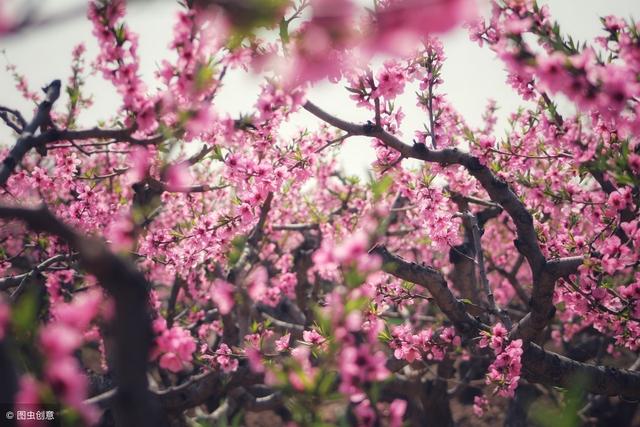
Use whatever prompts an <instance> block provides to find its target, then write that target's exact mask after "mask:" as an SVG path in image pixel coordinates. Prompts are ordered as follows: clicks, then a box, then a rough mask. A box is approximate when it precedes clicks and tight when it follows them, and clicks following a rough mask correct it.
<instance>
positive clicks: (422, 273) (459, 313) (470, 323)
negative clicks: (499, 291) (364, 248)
mask: <svg viewBox="0 0 640 427" xmlns="http://www.w3.org/2000/svg"><path fill="white" fill-rule="evenodd" d="M370 253H372V254H376V255H379V256H380V257H381V258H382V264H383V265H382V270H383V271H385V272H386V273H389V274H391V275H393V276H395V277H398V278H400V279H403V280H406V281H408V282H411V283H415V284H417V285H420V286H423V287H425V288H427V290H428V291H429V293H430V294H431V296H432V297H433V299H434V300H435V302H436V304H437V305H438V307H440V310H442V312H443V313H444V314H445V315H446V316H447V317H448V318H449V319H450V320H451V321H452V322H453V323H454V325H455V326H456V328H457V329H458V330H459V331H460V332H461V333H464V334H467V335H474V334H477V333H478V331H479V330H482V329H486V326H484V325H482V324H481V323H480V322H479V321H478V320H476V319H475V318H473V317H472V316H471V315H469V313H467V310H466V308H465V306H464V303H463V302H462V301H459V300H458V299H456V297H455V296H454V295H453V293H452V292H451V290H449V288H448V287H447V282H446V280H445V278H444V276H443V275H442V273H441V272H439V271H438V270H435V269H433V268H431V267H427V266H424V265H419V264H416V263H415V262H410V261H406V260H404V259H402V258H401V257H399V256H397V255H394V254H392V253H391V252H389V251H388V250H387V248H385V247H384V246H376V247H374V248H373V249H372V250H371V251H370Z"/></svg>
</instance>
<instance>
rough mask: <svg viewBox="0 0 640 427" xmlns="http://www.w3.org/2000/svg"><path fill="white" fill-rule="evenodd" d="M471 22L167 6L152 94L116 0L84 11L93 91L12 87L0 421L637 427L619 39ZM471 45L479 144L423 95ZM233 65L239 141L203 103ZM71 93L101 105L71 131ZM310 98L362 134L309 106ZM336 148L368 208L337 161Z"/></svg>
mask: <svg viewBox="0 0 640 427" xmlns="http://www.w3.org/2000/svg"><path fill="white" fill-rule="evenodd" d="M478 13H479V12H478V11H477V10H476V9H475V7H474V4H473V3H472V2H471V1H467V0H423V1H421V0H377V1H374V2H373V3H372V6H371V8H364V7H362V6H361V5H360V4H358V3H356V2H352V1H350V0H302V1H300V0H298V1H286V0H269V1H259V0H239V1H227V0H191V1H189V0H187V1H185V2H184V4H183V5H182V9H181V11H180V12H179V14H178V16H177V17H176V21H175V26H174V28H173V41H172V43H171V46H170V48H171V57H170V58H169V59H167V60H166V61H164V62H162V63H161V64H160V65H159V68H158V71H157V76H156V80H155V81H153V82H146V81H143V80H142V78H141V77H140V76H139V72H138V67H139V54H138V49H137V47H138V45H137V39H136V35H135V33H134V32H133V30H132V29H131V28H129V27H128V26H127V24H126V16H125V2H124V0H112V1H108V0H91V1H89V3H88V18H89V19H90V21H91V22H92V25H93V35H94V36H95V37H96V38H97V40H98V42H99V47H100V52H99V55H98V57H97V58H95V60H93V59H92V62H91V67H87V65H86V59H85V49H84V47H83V45H82V44H80V45H78V46H77V47H76V48H75V49H74V51H73V62H72V64H71V67H72V76H71V78H70V80H69V81H68V82H66V83H62V82H61V81H59V80H56V81H53V82H51V83H49V84H47V85H46V86H45V87H44V88H43V93H41V92H38V91H33V90H32V89H31V88H30V87H29V84H28V82H27V80H26V79H25V78H24V77H23V76H22V75H21V74H19V72H18V70H16V69H15V67H10V69H9V70H10V72H11V73H12V75H13V76H14V78H15V79H16V83H17V88H18V89H19V90H20V91H21V93H22V95H23V96H24V97H25V98H27V99H29V100H32V101H33V103H34V104H35V106H36V108H35V111H34V113H33V114H32V115H30V114H24V115H23V114H22V113H21V112H19V111H17V110H15V109H12V108H11V106H2V107H0V118H2V119H3V121H4V123H5V124H6V125H7V126H8V127H10V128H11V129H12V130H13V132H14V133H15V140H14V141H13V142H12V143H11V144H10V145H8V146H6V147H5V148H3V149H2V152H1V154H2V158H3V159H4V160H3V162H2V164H1V165H0V186H1V187H2V190H1V194H0V203H1V204H0V218H1V220H0V221H1V222H0V224H1V228H0V241H1V242H2V245H1V246H0V276H2V277H1V278H0V292H1V293H0V296H2V300H1V301H0V403H8V404H10V405H13V407H14V408H15V410H16V411H17V412H16V413H17V414H18V415H19V414H20V411H21V408H24V407H30V408H48V407H49V406H47V405H57V407H58V408H59V409H60V411H59V412H58V413H56V414H55V416H56V417H61V418H62V420H63V422H64V423H65V424H68V425H84V424H101V425H114V424H115V425H118V426H121V425H122V426H159V425H186V424H187V423H190V425H216V426H217V425H227V424H228V423H242V424H246V425H255V422H256V421H255V415H256V413H260V414H262V416H267V415H265V414H268V416H269V417H271V418H269V419H270V420H271V421H269V423H271V424H270V425H284V424H286V425H300V426H312V425H313V426H320V425H360V426H377V425H388V426H396V427H398V426H402V425H436V426H440V425H443V426H449V425H453V423H454V422H460V423H462V424H464V423H465V422H469V420H470V418H471V417H473V416H477V417H480V416H483V415H484V416H486V417H487V418H488V419H489V420H491V422H494V423H495V422H496V421H497V420H498V421H500V422H502V421H504V423H505V424H506V425H514V426H515V425H525V424H527V423H528V422H538V423H540V425H560V424H553V423H555V422H556V421H557V422H563V423H565V424H562V425H577V423H578V422H579V418H580V417H581V418H583V419H584V420H589V419H591V420H596V421H598V422H600V423H605V424H606V423H610V424H609V425H621V426H622V425H631V423H632V422H633V417H634V412H635V410H636V406H637V404H636V403H635V402H637V399H639V398H640V373H637V372H635V370H636V368H638V367H639V365H640V358H638V350H639V348H640V251H639V250H638V247H639V246H640V222H639V221H638V218H637V212H638V206H640V27H638V26H637V25H636V24H635V23H633V22H631V21H624V20H621V19H618V18H615V17H606V18H603V19H602V24H603V26H604V30H603V32H602V36H601V37H599V38H597V39H595V40H594V41H593V43H592V44H583V43H577V42H575V41H574V40H572V39H571V37H569V36H567V35H565V34H563V32H562V31H561V29H560V28H559V26H558V25H556V24H554V23H553V21H552V19H551V17H550V15H549V11H548V10H547V8H545V7H539V6H538V5H537V4H536V3H535V1H534V0H495V1H493V2H492V4H491V11H490V16H488V17H482V16H481V15H479V14H478ZM463 22H464V23H466V24H465V25H466V26H467V27H468V29H469V32H470V35H471V38H472V40H475V41H477V43H478V44H479V45H480V46H485V47H488V48H489V49H491V50H493V51H494V52H495V54H496V55H497V57H499V58H500V59H501V60H502V61H503V62H504V64H505V66H506V68H507V70H508V73H509V79H508V83H509V84H510V85H511V86H512V87H513V89H514V90H515V91H517V92H518V94H520V95H521V96H522V98H523V100H524V101H527V103H526V104H525V107H523V108H522V109H520V110H518V111H517V112H515V113H513V114H511V115H510V117H509V124H508V129H507V131H506V133H505V134H504V136H503V137H499V136H496V135H497V134H500V133H502V132H501V131H502V129H498V130H496V129H495V127H496V114H495V113H496V108H497V107H496V104H495V103H490V104H489V105H488V107H487V109H486V112H485V115H484V123H483V125H482V126H481V127H479V128H475V127H471V126H469V125H468V124H467V123H466V122H465V120H464V118H463V117H462V116H461V115H460V114H459V113H457V112H456V110H455V108H454V106H453V105H451V104H450V103H449V102H448V101H447V98H446V96H445V95H444V94H443V93H441V91H440V86H441V84H442V76H441V67H442V63H443V61H444V60H445V54H444V50H443V47H442V45H441V43H440V42H439V41H438V39H437V38H436V36H437V34H439V33H443V32H445V31H447V30H449V29H451V28H453V27H454V26H456V25H462V23H463ZM26 27H27V25H26V24H25V21H24V20H17V19H14V18H12V17H11V16H7V15H6V14H5V15H1V16H0V32H10V31H18V29H20V30H24V29H25V28H26ZM379 58H384V60H379ZM371 64H379V65H371ZM243 69H244V70H249V71H250V72H254V73H260V74H261V75H263V76H264V77H265V80H264V84H263V85H262V87H261V91H260V93H259V94H256V103H255V110H254V111H252V112H250V113H248V114H246V115H244V116H242V117H230V116H229V115H226V114H224V113H222V112H221V111H220V109H219V108H218V98H217V96H216V95H217V93H218V90H219V88H220V87H221V85H223V84H224V81H225V80H224V78H225V76H226V75H227V74H229V73H234V72H236V73H238V72H243ZM88 73H99V74H101V75H102V76H103V77H104V79H106V80H107V81H109V82H111V83H112V84H113V87H114V89H115V90H116V91H117V92H118V94H119V95H120V96H121V104H120V105H119V106H118V108H117V113H116V114H114V115H113V116H112V117H105V118H104V120H103V121H101V122H100V123H98V124H97V125H89V126H87V124H86V123H82V120H81V119H80V118H79V114H80V113H81V112H82V111H83V109H85V108H86V107H88V106H89V105H90V104H91V103H92V102H98V103H99V102H100V99H99V97H92V96H90V94H88V93H86V90H85V88H84V81H85V78H86V77H87V75H88ZM327 78H328V79H329V80H330V81H332V82H335V83H336V84H342V85H346V90H348V91H349V92H350V93H351V98H352V99H353V108H354V109H356V108H359V109H364V110H365V111H367V112H368V113H369V115H370V119H369V120H368V121H366V123H351V122H348V121H346V120H344V119H342V118H341V117H339V116H338V115H336V113H335V112H333V111H332V110H331V107H330V106H328V107H327V108H321V107H319V106H317V105H316V104H314V103H313V100H312V99H307V96H306V91H307V89H308V88H309V87H311V86H313V85H314V83H316V82H318V81H320V80H323V79H327ZM405 92H409V93H411V92H415V94H416V106H417V108H419V109H420V110H422V111H423V113H424V117H425V120H424V121H425V124H424V128H423V129H422V130H419V131H417V132H416V133H415V135H410V136H403V135H401V132H400V130H399V128H400V125H401V122H402V120H403V117H404V114H403V112H402V108H401V106H400V105H398V102H397V98H398V97H399V95H401V94H403V93H405ZM560 96H561V97H563V98H564V99H566V100H568V101H569V102H570V103H572V104H573V105H575V111H577V112H576V113H573V114H568V113H565V112H561V111H560V109H559V108H558V107H557V104H556V103H555V102H554V97H560ZM61 97H63V99H64V102H66V105H61V104H62V102H63V101H62V100H60V98H61ZM409 107H410V106H405V108H409ZM304 110H306V112H305V111H304ZM308 113H311V114H312V115H313V116H315V117H316V118H317V120H318V123H320V125H319V126H318V127H317V128H316V129H312V130H309V129H299V130H298V131H297V133H296V134H295V135H288V134H286V133H283V132H282V128H283V125H286V124H293V125H294V126H295V124H296V120H297V119H298V118H299V117H300V115H301V114H308ZM353 136H365V137H368V138H369V139H370V141H371V143H372V144H373V146H374V147H375V150H376V153H377V160H376V161H375V164H373V165H372V168H371V170H372V178H371V179H370V180H369V181H368V182H364V181H363V180H361V179H358V178H356V177H353V176H349V175H348V174H347V173H345V172H344V171H342V170H341V169H340V168H339V167H338V164H337V160H336V154H337V152H338V151H339V149H340V146H341V144H342V143H343V142H344V141H345V140H347V139H348V138H350V137H353ZM410 159H413V161H406V160H410ZM532 405H533V406H532ZM452 408H454V409H452ZM532 408H533V409H532ZM265 411H268V412H265ZM500 412H502V414H500ZM555 414H558V415H555ZM527 418H529V421H527ZM541 418H545V419H547V420H549V419H550V420H551V421H550V423H551V424H545V421H544V420H541ZM252 420H254V421H252ZM36 421H37V420H36ZM36 421H33V420H31V421H30V420H25V421H22V420H18V422H21V423H23V424H29V425H32V424H30V423H34V422H36ZM547 422H549V421H547Z"/></svg>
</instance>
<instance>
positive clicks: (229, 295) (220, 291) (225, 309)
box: [211, 279, 235, 315]
mask: <svg viewBox="0 0 640 427" xmlns="http://www.w3.org/2000/svg"><path fill="white" fill-rule="evenodd" d="M234 291H235V288H234V287H233V285H232V284H231V283H229V282H227V281H225V280H222V279H216V280H215V281H214V282H213V284H212V285H211V299H212V300H213V303H214V304H215V305H216V306H217V307H218V309H219V310H220V313H222V315H227V314H229V313H230V312H231V309H232V308H233V305H234V304H235V301H234Z"/></svg>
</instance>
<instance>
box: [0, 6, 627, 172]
mask: <svg viewBox="0 0 640 427" xmlns="http://www.w3.org/2000/svg"><path fill="white" fill-rule="evenodd" d="M38 2H39V3H41V4H42V5H43V6H42V7H43V14H45V15H46V14H48V13H57V12H60V11H65V10H73V9H76V8H81V7H82V6H83V4H85V3H86V1H82V0H36V1H32V2H31V3H35V4H37V3H38ZM8 3H9V4H10V5H11V4H13V5H14V6H15V5H18V7H20V6H22V5H24V4H28V3H30V2H29V1H28V0H8ZM538 3H539V4H549V6H550V8H551V14H552V16H553V18H554V19H555V20H557V21H558V22H559V23H560V25H561V26H562V28H563V31H564V32H565V33H569V34H572V35H573V36H574V38H575V39H577V40H581V41H584V40H590V39H592V38H593V37H594V36H596V35H598V34H599V33H600V28H601V25H600V21H599V19H598V18H599V17H600V16H605V15H610V14H613V15H617V16H620V17H625V18H628V17H631V16H633V17H635V18H636V19H640V0H609V1H604V0H547V1H539V2H538ZM177 8H178V6H177V5H176V2H172V1H168V0H164V1H163V0H156V1H148V0H147V1H144V0H143V1H138V2H136V3H134V4H131V5H130V6H129V9H128V10H129V13H128V16H127V22H128V24H129V25H130V27H131V28H132V29H133V30H135V31H136V32H137V33H138V34H139V36H140V51H139V52H140V56H141V61H142V66H141V72H142V74H143V77H145V80H147V81H148V82H151V81H152V76H153V73H154V71H155V70H156V69H157V64H158V63H160V61H161V60H162V59H164V58H170V57H171V52H169V49H168V48H167V45H168V43H169V41H170V39H171V36H172V27H173V17H174V14H175V11H176V10H177ZM80 41H84V42H85V44H86V46H87V48H88V51H89V52H88V56H87V57H88V58H90V59H92V58H93V57H95V53H96V52H97V44H96V42H95V40H94V38H93V37H92V35H91V26H90V23H89V22H88V21H87V20H86V19H85V18H84V16H83V15H79V16H78V17H77V18H75V19H69V20H66V21H64V22H63V23H61V24H56V25H48V26H44V27H42V28H31V29H28V30H26V31H23V32H21V33H19V34H17V35H15V36H11V37H8V38H4V39H0V49H1V50H4V51H5V53H6V55H7V57H8V59H9V61H10V62H11V63H12V64H15V65H16V66H17V68H18V71H19V72H21V73H22V74H25V75H26V76H27V78H28V81H29V83H30V85H31V86H32V87H33V88H36V87H41V86H44V85H46V84H47V83H48V82H50V81H51V80H53V79H56V78H60V79H62V80H63V82H64V81H66V79H67V78H68V76H69V74H70V67H69V65H70V58H71V50H72V49H73V47H74V46H75V45H76V44H77V43H78V42H80ZM443 42H444V48H445V54H446V56H447V58H448V59H447V61H446V62H445V66H444V70H443V77H444V80H445V83H444V86H443V89H442V90H443V91H444V92H445V93H446V94H447V95H448V98H449V100H450V101H451V102H452V103H453V105H454V106H455V108H456V109H457V110H458V111H459V112H461V113H462V114H463V115H464V116H465V118H466V120H467V121H468V122H469V123H470V124H471V125H479V124H480V115H481V113H482V111H483V109H484V107H485V106H486V103H487V100H488V99H489V98H493V99H495V100H496V101H497V102H498V105H499V107H500V116H501V117H502V118H504V117H505V116H506V115H507V114H508V113H509V112H511V111H514V110H515V109H516V108H517V107H518V105H521V104H522V101H521V100H520V99H519V98H518V97H517V96H516V95H515V94H514V93H513V92H512V90H511V89H510V88H509V87H508V86H507V85H506V83H505V78H506V74H505V72H504V71H503V67H502V65H501V63H500V62H499V61H497V60H496V59H495V58H494V57H493V55H492V53H491V51H489V50H488V49H487V48H486V47H485V48H479V47H478V46H477V45H476V44H474V43H472V42H471V41H469V39H468V36H467V31H466V30H464V29H459V30H457V31H454V32H451V33H449V34H448V35H446V36H445V37H443ZM0 61H4V59H0ZM259 82H260V80H259V78H257V77H254V76H249V75H246V74H239V73H237V74H232V75H229V76H228V77H227V78H225V87H224V89H223V90H222V91H221V92H220V94H219V96H218V98H217V102H216V105H217V107H218V108H219V109H221V110H225V111H228V112H230V113H233V114H236V113H239V112H248V111H250V110H251V108H252V106H253V105H254V103H255V100H256V96H257V86H258V84H259ZM88 87H89V89H90V91H91V92H92V93H93V94H94V103H95V105H94V107H93V108H92V110H91V111H88V112H85V113H84V114H83V115H82V116H81V122H82V123H84V124H86V125H92V124H94V123H93V122H94V121H95V120H96V119H98V118H102V119H105V118H108V117H109V116H112V115H113V114H114V113H115V111H114V110H115V109H117V108H118V106H119V105H120V99H119V96H118V95H117V94H116V92H115V90H114V89H113V88H112V87H111V86H110V85H109V84H105V82H103V81H102V80H101V79H100V78H98V77H96V78H92V79H91V80H90V81H89V86H88ZM152 87H153V86H152ZM0 94H1V96H0V105H3V106H8V107H12V108H18V109H20V110H21V111H22V112H23V113H24V114H25V115H27V116H29V115H30V114H31V110H32V108H33V107H32V106H31V105H29V104H28V103H26V102H25V101H24V100H22V99H21V97H20V96H19V94H18V92H17V90H16V89H15V86H14V82H13V80H12V78H11V76H10V74H9V73H8V72H6V71H4V64H3V67H1V68H0ZM308 98H309V99H310V100H312V101H314V102H315V103H317V104H319V105H320V106H322V107H324V108H326V109H327V110H329V111H332V112H335V113H336V114H339V115H341V116H342V117H344V118H346V119H349V120H363V119H366V118H368V116H367V113H366V111H364V110H358V109H355V108H353V104H352V103H350V101H349V98H348V93H347V92H346V91H345V90H344V89H342V87H341V86H332V85H329V84H321V85H319V86H318V87H316V88H315V89H314V90H312V91H311V92H310V93H309V95H308ZM401 101H406V102H404V103H403V102H401V103H400V104H401V105H404V108H403V110H404V111H405V113H406V114H407V119H406V124H405V126H404V127H403V129H404V130H405V139H407V140H410V139H411V138H412V137H413V135H412V132H411V130H413V129H419V128H421V125H420V123H421V121H422V120H423V119H422V117H420V115H419V112H417V111H415V108H413V107H414V105H415V100H414V99H411V98H410V97H406V98H404V99H401ZM64 102H66V101H65V100H64V99H63V100H62V103H64ZM62 103H61V104H62ZM313 122H314V120H313V118H311V117H310V116H309V115H308V113H301V114H299V115H298V116H297V117H296V125H299V126H300V127H305V126H309V125H312V123H313ZM501 123H502V124H504V122H501ZM12 142H13V138H12V136H11V134H10V133H9V132H7V131H6V129H0V144H3V145H4V144H8V143H9V144H10V143H12ZM373 158H374V157H373V152H372V150H371V149H370V148H369V147H368V144H367V143H366V142H365V141H363V140H361V139H357V138H354V139H353V140H352V141H351V142H350V143H348V144H347V146H346V147H345V148H344V149H343V153H342V155H341V161H342V163H343V165H344V167H345V168H346V169H347V170H348V171H349V172H351V173H357V174H363V172H364V171H365V170H366V168H367V166H368V165H369V164H370V163H371V161H372V160H373Z"/></svg>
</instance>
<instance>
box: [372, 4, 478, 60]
mask: <svg viewBox="0 0 640 427" xmlns="http://www.w3.org/2000/svg"><path fill="white" fill-rule="evenodd" d="M382 4H383V6H382V7H380V8H379V9H378V11H377V14H376V28H375V30H376V36H377V37H376V39H375V40H376V44H375V45H376V46H377V47H378V49H380V48H382V49H384V50H390V51H392V52H397V51H398V49H399V47H400V46H402V45H401V44H399V43H401V42H404V43H407V42H408V41H409V40H413V39H415V38H416V37H419V36H426V35H431V34H435V33H444V32H447V31H449V30H451V29H452V28H454V27H455V26H456V25H458V24H460V23H461V22H462V21H464V20H467V19H471V18H472V17H473V16H474V15H475V3H474V2H473V1H471V0H388V1H385V2H383V3H382Z"/></svg>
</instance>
